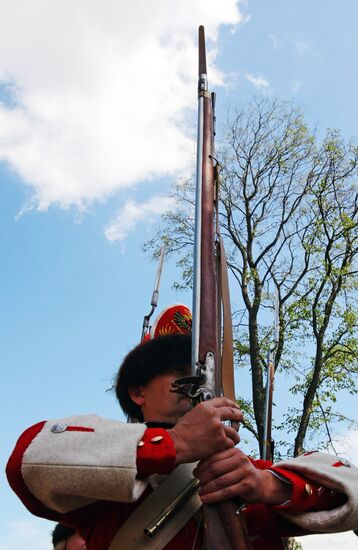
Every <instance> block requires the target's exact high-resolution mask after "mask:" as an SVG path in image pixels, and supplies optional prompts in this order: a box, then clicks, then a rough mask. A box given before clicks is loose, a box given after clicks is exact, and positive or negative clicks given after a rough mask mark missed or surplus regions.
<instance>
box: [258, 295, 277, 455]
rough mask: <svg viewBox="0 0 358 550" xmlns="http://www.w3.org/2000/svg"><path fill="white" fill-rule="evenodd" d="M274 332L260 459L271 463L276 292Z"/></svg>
mask: <svg viewBox="0 0 358 550" xmlns="http://www.w3.org/2000/svg"><path fill="white" fill-rule="evenodd" d="M274 315H275V330H274V342H273V346H270V348H269V350H268V352H267V362H266V363H267V364H266V366H267V377H266V389H265V411H264V433H263V440H264V444H263V446H262V458H263V459H264V460H271V461H273V454H274V441H273V439H272V406H273V390H274V382H275V352H276V349H277V345H278V339H279V308H278V290H277V288H276V291H275V305H274Z"/></svg>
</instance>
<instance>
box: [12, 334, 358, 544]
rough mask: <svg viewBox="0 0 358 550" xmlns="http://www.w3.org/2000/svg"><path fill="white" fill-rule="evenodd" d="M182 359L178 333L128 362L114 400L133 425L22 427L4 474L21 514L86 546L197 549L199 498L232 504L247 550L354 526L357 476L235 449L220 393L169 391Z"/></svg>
mask: <svg viewBox="0 0 358 550" xmlns="http://www.w3.org/2000/svg"><path fill="white" fill-rule="evenodd" d="M189 363H190V337H188V336H185V335H180V334H179V335H178V334H174V335H171V336H165V337H161V338H155V339H153V340H150V341H149V342H146V343H145V344H142V345H139V346H137V347H136V348H135V349H134V350H132V351H131V352H130V353H129V354H128V356H127V357H126V358H125V360H124V362H123V364H122V366H121V368H120V371H119V374H118V377H117V382H116V393H117V396H118V398H119V401H120V404H121V406H122V408H123V410H124V411H125V412H126V413H127V414H128V416H130V417H131V418H137V419H138V420H139V421H140V422H141V423H137V424H135V423H131V424H123V423H120V422H116V421H111V420H107V419H102V418H99V417H96V416H94V415H88V416H80V417H78V416H77V417H70V418H66V419H61V420H55V421H49V422H40V423H39V424H37V425H35V426H33V427H31V428H29V429H28V430H27V431H26V432H25V433H24V434H23V435H22V436H21V437H20V439H19V441H18V443H17V445H16V447H15V450H14V452H13V454H12V456H11V457H10V460H9V463H8V469H7V473H8V479H9V482H10V484H11V486H12V487H13V489H14V490H15V492H16V493H17V494H18V495H19V497H20V498H21V499H22V501H23V502H24V504H25V505H26V506H27V508H28V509H29V510H30V511H31V512H32V513H34V514H37V515H40V516H42V517H46V518H48V519H52V520H55V521H61V522H62V523H65V524H67V525H69V526H71V527H73V528H74V529H76V530H77V531H78V532H79V533H80V534H81V535H82V536H83V538H84V539H85V540H86V544H87V548H88V550H106V549H110V550H116V549H120V550H127V549H128V550H131V549H134V548H135V549H136V550H139V549H140V548H143V549H146V548H150V549H152V548H156V549H157V550H159V549H161V548H164V549H166V550H179V549H180V550H185V549H188V550H189V549H191V548H195V550H199V549H200V548H202V533H201V527H200V525H201V524H200V499H201V500H202V501H203V502H218V501H221V500H225V499H227V498H231V499H235V498H236V497H240V498H241V499H243V500H244V501H245V502H246V503H247V507H246V510H245V511H244V515H245V518H246V522H247V527H248V532H249V536H250V540H251V548H252V549H253V550H258V549H260V548H261V549H265V550H278V549H280V548H282V543H281V537H282V536H289V535H294V534H305V533H312V532H318V533H320V532H322V533H324V532H325V533H327V532H338V531H342V530H350V529H353V528H355V529H356V528H357V527H358V470H357V468H355V467H354V466H353V465H350V464H349V463H347V462H345V461H343V460H342V461H340V460H337V458H336V457H330V456H329V455H324V454H321V453H307V454H306V455H305V456H303V457H298V458H296V459H292V460H288V461H285V462H282V463H280V464H278V465H275V466H272V465H271V463H268V462H264V461H253V460H251V459H250V458H249V457H247V456H246V455H245V454H244V453H243V452H242V451H241V450H239V449H238V448H236V447H235V445H236V444H237V443H238V442H239V436H238V434H237V432H236V430H235V429H234V428H233V427H231V426H227V425H225V424H223V423H222V422H223V421H226V420H230V421H232V422H240V420H242V413H241V411H240V409H239V407H238V406H237V404H236V403H234V402H232V401H230V400H228V399H226V398H224V397H222V398H216V399H213V400H212V401H210V402H206V403H202V404H200V405H198V406H197V407H195V408H194V409H193V410H191V405H190V402H189V400H188V399H186V398H184V397H182V396H180V395H178V394H176V393H173V392H171V384H172V382H173V381H174V380H175V379H176V378H178V377H180V376H182V375H183V374H186V373H187V372H188V368H189ZM143 421H144V422H145V423H146V424H144V423H143ZM196 461H199V464H198V465H197V466H196V467H195V466H191V467H190V466H188V467H189V470H190V471H189V477H188V478H187V479H184V485H185V484H186V482H187V480H189V481H190V479H191V478H192V474H191V472H192V470H193V468H194V475H195V476H197V478H198V479H199V480H200V484H201V488H200V492H199V494H200V498H198V497H197V496H196V495H193V497H192V498H190V499H189V500H188V503H187V504H185V505H184V506H183V507H182V509H181V510H179V511H178V512H177V514H175V515H174V516H173V517H172V518H171V519H170V520H169V521H168V523H167V524H165V525H164V527H163V528H162V529H161V530H160V531H159V532H158V534H157V535H155V536H154V537H153V538H152V539H150V538H149V537H148V536H147V535H146V534H144V529H145V528H146V527H147V526H148V523H150V522H151V520H153V519H154V518H155V517H156V516H157V508H156V507H158V505H159V510H161V508H162V506H161V499H162V498H163V499H165V497H166V496H167V494H171V491H172V489H173V483H172V485H170V481H171V479H173V476H176V475H177V474H178V472H180V471H181V470H180V469H181V468H184V470H185V468H186V467H187V465H189V464H190V463H194V462H196ZM178 465H180V466H179V467H177V466H178ZM184 470H183V472H184V474H183V475H184V476H188V472H187V470H185V471H184ZM168 474H170V475H168ZM164 476H168V477H164ZM163 479H164V481H163ZM167 483H169V485H168V486H167V485H165V484H167ZM176 483H177V481H175V483H174V485H175V486H176ZM163 487H164V489H163ZM167 487H168V488H167ZM174 488H175V487H174ZM153 489H154V491H153ZM161 490H162V496H160V497H158V495H160V494H161V493H160V491H161ZM150 499H152V500H150ZM158 499H159V502H158ZM148 503H149V504H148ZM187 510H188V511H187Z"/></svg>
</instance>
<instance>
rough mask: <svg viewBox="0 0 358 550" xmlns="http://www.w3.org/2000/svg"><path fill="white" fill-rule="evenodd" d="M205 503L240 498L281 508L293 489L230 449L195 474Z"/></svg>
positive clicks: (243, 454) (200, 465)
mask: <svg viewBox="0 0 358 550" xmlns="http://www.w3.org/2000/svg"><path fill="white" fill-rule="evenodd" d="M194 475H195V476H196V477H197V478H199V480H200V485H201V489H200V491H199V495H200V497H201V499H202V501H203V502H204V503H211V502H221V501H223V500H227V499H231V498H235V497H240V498H241V499H242V500H243V501H244V502H247V503H255V504H260V503H264V504H281V503H282V502H285V501H286V500H289V499H290V497H291V492H292V487H291V485H290V484H288V483H285V482H283V481H281V480H280V479H278V478H277V477H275V476H273V475H272V474H271V473H270V472H269V471H267V470H258V469H257V468H255V466H254V465H253V464H252V462H251V461H250V459H249V458H248V457H247V456H246V455H245V453H243V452H242V451H240V449H234V448H233V449H226V450H224V451H222V452H219V453H216V454H214V455H212V456H210V457H209V458H207V459H206V460H202V461H201V462H200V463H199V464H198V466H197V468H196V469H195V470H194Z"/></svg>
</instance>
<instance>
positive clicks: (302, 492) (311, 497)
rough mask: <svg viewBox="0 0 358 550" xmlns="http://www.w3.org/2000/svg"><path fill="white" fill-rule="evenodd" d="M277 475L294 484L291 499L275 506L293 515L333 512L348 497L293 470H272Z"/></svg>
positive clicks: (275, 468)
mask: <svg viewBox="0 0 358 550" xmlns="http://www.w3.org/2000/svg"><path fill="white" fill-rule="evenodd" d="M270 470H272V471H273V472H275V473H276V474H278V475H280V476H282V477H283V478H285V479H286V480H288V481H289V482H290V483H291V484H292V495H291V499H290V500H289V501H287V502H284V503H282V504H279V505H276V506H273V508H275V509H276V510H278V511H279V510H284V511H285V512H290V513H293V514H302V513H303V512H308V511H311V512H314V511H318V510H331V509H332V508H336V507H337V506H340V505H342V504H343V503H344V502H345V500H347V497H346V496H345V495H342V494H339V493H337V492H336V491H331V490H330V489H328V488H327V487H324V486H323V485H320V484H319V483H317V482H315V481H312V480H311V479H309V478H307V477H304V476H301V475H300V474H298V473H296V472H293V471H292V470H286V469H285V468H277V467H275V466H273V467H272V468H270Z"/></svg>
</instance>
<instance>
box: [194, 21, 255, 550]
mask: <svg viewBox="0 0 358 550" xmlns="http://www.w3.org/2000/svg"><path fill="white" fill-rule="evenodd" d="M214 101H215V96H212V95H211V94H210V93H209V92H208V81H207V68H206V53H205V34H204V27H202V26H201V27H199V82H198V132H197V174H196V206H195V246H194V266H193V270H194V272H193V279H194V292H193V335H192V347H193V351H192V377H195V376H196V377H197V378H198V379H199V384H198V386H197V387H196V391H193V390H192V397H193V403H194V404H195V403H197V402H198V401H202V400H206V399H211V398H213V397H217V396H220V395H222V387H221V376H220V372H219V371H220V366H219V365H220V355H221V354H220V340H221V326H220V310H219V309H220V306H219V302H220V300H219V275H218V273H217V251H216V237H217V235H216V232H215V230H216V227H218V220H217V218H215V201H216V199H217V190H216V189H215V185H216V184H217V182H216V181H215V179H216V178H215V171H214V164H213V162H214V159H213V155H214V133H215V128H214V113H213V102H214ZM216 215H217V214H216ZM203 514H204V529H205V545H206V549H207V550H217V549H218V548H220V550H246V549H247V548H248V543H247V538H246V533H245V528H244V526H243V524H242V523H241V520H240V518H239V517H238V505H235V504H234V503H233V502H230V501H226V502H222V503H220V504H218V505H215V506H213V505H204V506H203Z"/></svg>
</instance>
